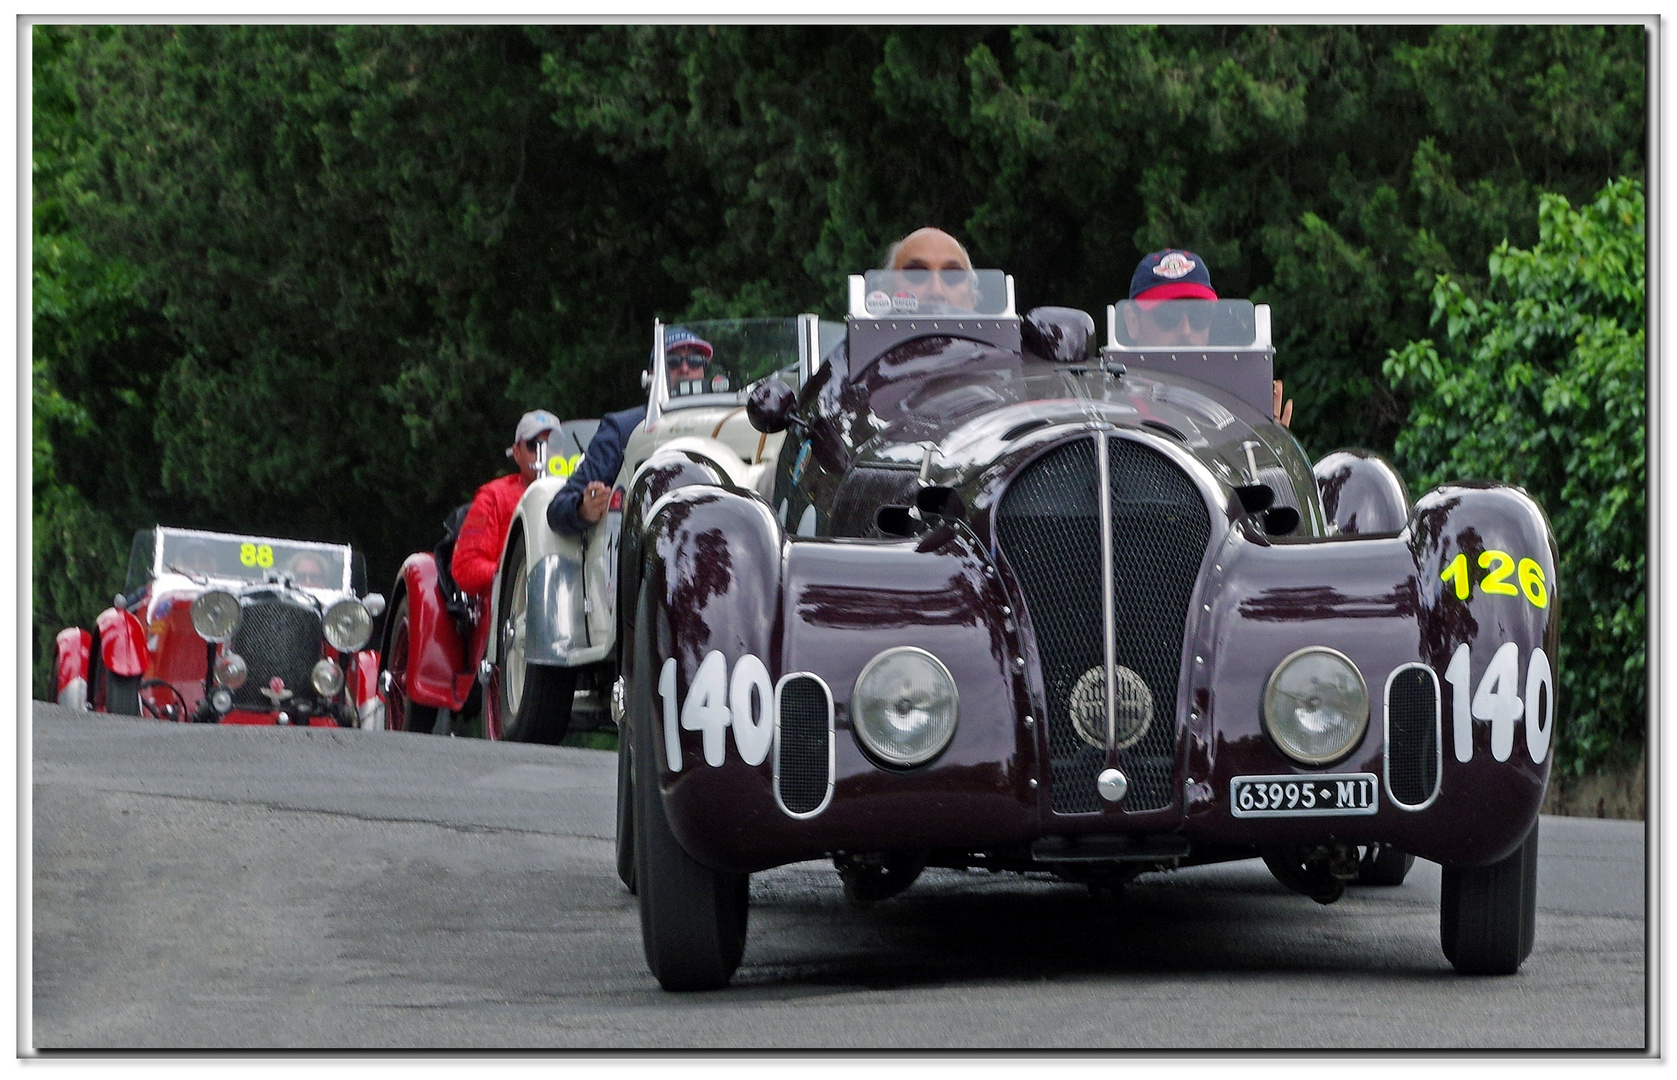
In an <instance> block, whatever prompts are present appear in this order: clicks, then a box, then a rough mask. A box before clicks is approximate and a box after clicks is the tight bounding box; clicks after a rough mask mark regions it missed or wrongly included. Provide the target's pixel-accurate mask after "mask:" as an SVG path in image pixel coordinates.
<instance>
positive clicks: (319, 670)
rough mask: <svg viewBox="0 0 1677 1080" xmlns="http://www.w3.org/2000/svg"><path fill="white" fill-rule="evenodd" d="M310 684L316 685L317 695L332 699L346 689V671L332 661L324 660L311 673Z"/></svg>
mask: <svg viewBox="0 0 1677 1080" xmlns="http://www.w3.org/2000/svg"><path fill="white" fill-rule="evenodd" d="M309 682H311V683H313V684H314V689H315V693H317V694H319V695H320V696H321V697H331V696H332V695H334V694H336V693H337V692H338V691H339V690H342V689H343V688H344V669H343V668H341V667H339V666H338V665H337V664H334V663H333V662H332V661H330V660H322V661H321V662H320V663H318V664H316V665H315V666H314V670H312V671H310V672H309Z"/></svg>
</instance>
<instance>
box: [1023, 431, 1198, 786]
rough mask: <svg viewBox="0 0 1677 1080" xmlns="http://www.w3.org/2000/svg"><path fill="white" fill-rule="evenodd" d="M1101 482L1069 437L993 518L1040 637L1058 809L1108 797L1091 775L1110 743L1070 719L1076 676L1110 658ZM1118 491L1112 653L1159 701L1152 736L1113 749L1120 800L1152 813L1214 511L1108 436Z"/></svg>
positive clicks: (1166, 768)
mask: <svg viewBox="0 0 1677 1080" xmlns="http://www.w3.org/2000/svg"><path fill="white" fill-rule="evenodd" d="M1097 481H1098V474H1097V466H1096V459H1095V446H1094V443H1093V442H1092V441H1091V440H1088V439H1083V440H1079V441H1077V442H1072V443H1068V444H1066V445H1064V446H1061V447H1059V448H1057V449H1055V450H1052V451H1050V452H1049V453H1047V454H1045V455H1043V456H1042V457H1041V458H1039V459H1037V460H1036V461H1035V462H1033V463H1032V464H1031V466H1030V467H1029V468H1027V469H1026V470H1025V471H1024V472H1022V473H1021V474H1020V475H1019V477H1018V478H1017V479H1016V480H1014V482H1013V483H1012V484H1011V485H1010V486H1009V488H1008V491H1007V494H1006V495H1005V496H1004V497H1003V498H1002V502H1001V505H1000V507H999V509H998V514H997V518H998V529H999V539H1000V541H1001V545H1002V548H1003V551H1004V552H1005V553H1006V555H1007V557H1008V561H1009V562H1010V563H1011V564H1012V566H1013V568H1014V571H1015V573H1016V574H1017V575H1018V577H1019V581H1020V585H1021V587H1022V588H1023V589H1024V593H1025V604H1026V607H1027V609H1028V611H1029V612H1030V615H1031V624H1032V626H1033V628H1034V629H1035V631H1036V635H1037V653H1038V655H1039V657H1040V659H1041V663H1042V667H1043V671H1042V676H1043V684H1044V686H1045V687H1046V690H1047V694H1048V749H1049V759H1050V781H1051V806H1052V807H1053V809H1054V811H1055V812H1057V813H1062V814H1072V813H1088V812H1091V811H1095V810H1099V809H1100V808H1101V806H1102V805H1103V803H1102V801H1101V798H1100V795H1099V793H1098V792H1097V791H1096V788H1095V776H1096V775H1097V774H1098V773H1099V772H1100V770H1101V768H1102V766H1103V764H1104V760H1105V754H1104V751H1103V750H1098V749H1096V748H1094V747H1092V746H1090V745H1089V744H1088V743H1086V742H1084V741H1083V739H1082V738H1081V737H1080V736H1079V735H1078V734H1077V730H1076V728H1075V726H1074V724H1073V721H1072V697H1073V691H1074V689H1075V688H1076V687H1077V684H1078V681H1079V680H1080V679H1084V678H1085V676H1086V675H1087V673H1088V672H1089V671H1090V670H1091V669H1103V671H1104V666H1105V656H1104V650H1103V647H1102V643H1101V642H1102V635H1103V630H1102V618H1101V606H1100V605H1101V567H1100V550H1101V541H1100V521H1099V507H1100V503H1099V496H1098V492H1097V491H1096V484H1097ZM1111 499H1112V578H1113V595H1114V612H1113V614H1114V623H1115V630H1116V646H1117V649H1116V652H1117V656H1116V659H1117V663H1118V665H1119V666H1121V667H1124V668H1128V669H1130V671H1132V672H1134V673H1135V674H1136V675H1137V676H1139V678H1140V681H1141V682H1143V683H1145V684H1146V686H1147V690H1148V692H1149V694H1150V695H1151V698H1152V703H1153V708H1152V712H1151V718H1150V723H1149V727H1148V729H1147V732H1146V734H1145V735H1143V736H1142V737H1141V739H1140V740H1139V741H1137V742H1136V743H1134V744H1133V745H1131V746H1129V747H1127V748H1126V749H1124V750H1121V751H1120V752H1119V755H1118V761H1119V767H1120V768H1121V769H1123V771H1124V773H1125V775H1126V776H1127V777H1128V778H1129V781H1130V794H1129V796H1128V797H1127V798H1126V800H1125V803H1124V806H1125V808H1126V809H1129V810H1155V809H1158V808H1160V807H1163V806H1168V805H1169V804H1170V802H1171V796H1172V791H1173V785H1172V783H1171V777H1172V772H1173V767H1174V759H1175V742H1176V737H1175V736H1176V732H1175V718H1176V714H1177V702H1176V687H1177V679H1178V676H1179V674H1180V672H1181V667H1182V657H1181V646H1182V637H1183V630H1184V628H1185V626H1186V621H1187V610H1188V603H1189V601H1190V599H1191V598H1192V595H1193V589H1194V582H1195V579H1196V577H1197V576H1198V573H1199V567H1200V562H1201V560H1202V558H1203V557H1204V554H1205V548H1206V544H1207V543H1208V542H1209V541H1210V538H1211V519H1210V516H1209V515H1208V513H1207V512H1206V509H1205V503H1204V501H1203V500H1202V499H1201V497H1200V494H1199V491H1198V490H1197V489H1196V488H1195V487H1194V485H1193V483H1192V482H1191V481H1190V480H1189V479H1188V478H1187V476H1186V475H1184V474H1183V472H1182V471H1181V470H1180V469H1179V468H1177V467H1176V466H1175V465H1173V464H1172V463H1171V462H1170V461H1169V460H1168V459H1166V458H1165V457H1163V456H1162V455H1160V454H1158V453H1157V452H1155V451H1153V450H1150V449H1148V448H1147V447H1145V446H1142V445H1140V444H1138V443H1133V442H1128V441H1125V440H1122V439H1114V440H1112V442H1111ZM1102 678H1103V679H1104V675H1102ZM1121 678H1122V677H1121ZM1086 685H1087V684H1086ZM1101 697H1102V698H1103V699H1104V694H1102V695H1101ZM1102 712H1103V713H1104V709H1102ZM1101 724H1102V725H1104V720H1102V721H1101Z"/></svg>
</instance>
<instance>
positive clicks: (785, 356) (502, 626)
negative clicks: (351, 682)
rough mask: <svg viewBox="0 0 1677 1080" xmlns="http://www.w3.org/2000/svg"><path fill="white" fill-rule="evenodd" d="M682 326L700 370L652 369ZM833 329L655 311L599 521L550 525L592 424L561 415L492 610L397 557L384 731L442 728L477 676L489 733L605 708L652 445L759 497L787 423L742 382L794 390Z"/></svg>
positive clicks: (435, 573)
mask: <svg viewBox="0 0 1677 1080" xmlns="http://www.w3.org/2000/svg"><path fill="white" fill-rule="evenodd" d="M680 331H685V333H683V334H682V336H683V337H684V338H685V337H687V336H689V335H691V336H696V337H697V338H698V339H699V340H700V341H702V342H703V343H704V344H706V345H708V346H709V347H710V349H711V353H710V356H709V358H708V359H709V362H708V364H707V365H706V372H705V374H704V377H703V378H700V379H690V380H685V381H679V382H674V383H673V384H672V382H671V380H669V379H667V378H665V377H663V375H662V374H661V373H663V372H665V370H666V363H665V348H664V346H665V342H666V339H667V338H668V337H670V336H672V335H675V334H677V333H678V332H680ZM842 337H843V326H842V325H841V324H839V323H833V322H821V321H820V320H818V319H817V318H816V317H815V316H814V315H799V316H797V317H795V318H762V319H723V320H698V321H692V322H687V323H683V324H680V325H679V326H676V325H671V326H665V325H664V324H662V323H654V325H653V346H652V363H651V367H650V368H649V370H648V371H647V372H646V373H645V374H644V375H643V377H642V381H643V385H645V386H646V387H647V391H648V392H647V402H646V408H645V416H644V418H643V419H641V420H640V421H639V422H638V423H637V424H636V425H635V427H634V429H633V431H632V433H631V435H630V437H629V440H628V442H627V444H626V446H625V447H624V454H623V462H622V467H621V468H620V470H619V471H618V474H617V476H616V478H615V482H614V484H613V489H612V494H611V498H610V502H609V504H608V505H609V509H608V511H607V513H606V514H605V516H604V517H603V518H602V519H601V520H600V521H599V522H598V523H597V524H596V525H594V526H593V527H592V528H591V529H589V530H588V531H586V532H584V533H582V534H580V535H570V534H565V533H561V532H558V531H556V530H555V529H553V528H552V527H551V526H550V525H549V524H548V520H547V508H548V504H549V503H551V502H552V501H553V497H554V496H555V495H556V494H557V493H558V492H559V491H560V490H561V489H562V488H564V486H565V485H566V483H568V482H569V480H570V477H571V475H572V473H573V472H574V471H576V470H577V469H578V468H580V467H581V466H582V460H583V455H582V453H581V449H580V448H582V447H583V446H584V445H585V443H586V441H587V438H588V435H591V434H592V431H593V429H594V428H595V427H596V426H597V423H598V422H596V421H586V422H581V423H585V424H586V425H587V427H586V429H583V428H581V426H580V424H579V422H576V421H566V422H564V424H563V425H562V428H561V430H560V431H558V432H555V433H554V436H553V437H552V439H550V440H549V442H548V444H547V445H546V447H545V448H544V449H543V455H544V460H543V462H542V467H541V474H540V476H539V477H538V479H537V480H536V481H535V482H534V483H532V484H531V485H530V487H529V489H528V490H527V491H526V492H525V493H524V496H523V498H522V499H520V501H519V504H518V507H517V509H516V511H515V513H514V517H513V521H512V523H511V526H510V527H509V528H508V530H507V538H506V544H505V546H504V547H503V549H502V553H501V564H500V570H499V572H498V573H497V574H496V576H495V583H494V586H493V588H492V591H491V594H490V597H489V602H488V605H487V610H483V608H484V605H482V604H481V603H479V604H476V605H474V604H472V603H471V602H470V601H469V600H468V599H467V598H465V597H463V596H460V595H459V594H458V593H457V592H455V591H454V590H453V583H452V580H451V579H450V578H449V577H448V575H447V574H446V573H439V567H438V561H437V558H436V556H435V554H434V553H433V552H418V553H415V554H414V555H411V556H409V557H408V559H407V561H406V562H405V563H404V564H403V566H402V570H401V573H400V574H399V576H398V578H397V581H396V583H395V585H394V586H393V587H392V590H391V599H390V610H391V617H390V619H388V620H387V623H386V627H385V631H384V635H383V638H382V640H381V655H382V656H383V658H384V663H385V670H384V671H383V673H382V674H381V677H380V687H381V691H382V692H383V694H384V696H385V699H386V700H387V702H388V703H389V709H390V727H391V728H393V729H396V730H410V731H414V730H417V731H426V732H431V731H440V730H444V729H445V728H446V725H445V724H443V723H439V722H438V717H439V715H440V714H442V713H444V712H448V711H452V712H453V713H455V714H458V713H460V712H461V711H463V710H464V711H469V710H470V705H469V704H468V699H469V698H470V697H471V696H472V694H471V691H472V690H473V684H474V683H476V684H477V685H478V686H479V687H481V689H482V691H483V692H482V695H481V697H482V702H483V709H482V712H483V731H482V733H483V734H484V735H485V736H486V737H488V738H492V739H499V738H506V739H512V740H520V741H536V742H558V741H559V739H561V738H563V736H564V734H565V732H566V730H567V728H568V727H570V726H571V725H570V723H569V719H568V718H569V715H570V711H568V710H567V709H566V708H565V705H566V702H567V699H568V700H569V701H570V703H571V706H572V710H574V712H576V713H578V714H584V713H588V712H592V711H595V710H604V709H605V708H607V699H608V695H609V692H610V688H611V686H612V684H613V681H614V680H615V678H616V673H617V608H618V604H617V595H616V594H617V580H618V566H619V560H620V554H621V553H620V552H619V549H618V539H619V537H620V535H621V531H622V520H623V515H624V513H625V511H626V510H629V511H631V512H634V511H633V508H631V507H630V506H629V505H628V504H629V499H628V494H629V492H631V491H634V490H636V481H637V479H639V478H640V474H641V472H642V471H643V470H644V469H645V468H647V466H648V461H649V459H651V458H653V456H654V454H655V453H656V454H658V458H659V461H660V462H665V463H666V464H664V465H659V464H658V463H653V465H652V467H653V468H654V469H659V468H667V467H668V465H667V463H668V462H669V461H670V460H671V455H673V456H674V459H675V460H678V461H680V462H683V463H687V464H688V465H690V466H691V467H692V468H702V469H704V470H705V471H706V474H707V477H708V478H709V479H710V480H711V482H719V483H726V484H728V485H731V486H736V487H740V488H743V489H748V490H752V491H757V492H759V493H761V494H762V495H763V496H764V497H765V498H767V497H768V493H769V490H770V487H771V486H772V484H773V479H774V477H773V468H774V465H773V463H774V461H775V457H776V454H777V453H778V451H779V449H780V444H781V442H782V441H783V439H784V435H783V434H775V435H764V434H763V433H761V432H759V431H758V430H757V429H755V428H753V427H752V426H751V423H750V421H749V420H748V419H747V417H746V395H747V392H748V391H749V389H750V388H751V386H753V385H754V384H756V383H757V382H759V381H761V380H763V379H766V378H776V379H780V380H782V381H784V382H785V383H787V385H788V386H789V387H790V388H791V389H792V390H793V391H796V390H797V388H798V387H799V386H800V385H802V381H803V379H804V378H806V377H807V376H808V374H809V373H810V372H811V371H812V370H813V369H814V367H815V364H816V363H817V361H818V360H819V358H820V357H821V356H822V355H823V354H824V353H825V352H826V351H827V349H829V348H831V347H832V346H833V345H834V344H835V343H836V342H838V341H839V340H841V339H842ZM654 372H657V373H660V374H659V377H657V378H654V377H653V373H654ZM664 486H665V485H660V484H657V483H652V484H649V485H647V484H643V485H642V487H643V488H646V489H647V490H649V491H657V490H662V488H663V487H664ZM442 553H443V554H445V555H446V554H447V551H444V552H442ZM613 718H614V719H615V716H614V717H613Z"/></svg>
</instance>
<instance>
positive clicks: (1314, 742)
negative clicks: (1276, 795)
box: [1264, 645, 1368, 765]
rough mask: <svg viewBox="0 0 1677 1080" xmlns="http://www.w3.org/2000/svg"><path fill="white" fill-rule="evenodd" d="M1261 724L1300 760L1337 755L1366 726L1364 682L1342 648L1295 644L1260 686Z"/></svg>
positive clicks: (1327, 759) (1311, 762)
mask: <svg viewBox="0 0 1677 1080" xmlns="http://www.w3.org/2000/svg"><path fill="white" fill-rule="evenodd" d="M1264 728H1265V730H1267V731H1268V732H1269V737H1270V738H1272V739H1274V740H1275V745H1277V746H1279V747H1280V748H1281V752H1282V753H1284V754H1286V755H1287V756H1288V757H1290V758H1292V759H1293V760H1294V761H1297V762H1299V763H1300V764H1302V765H1325V764H1327V763H1328V762H1330V761H1335V760H1338V759H1339V758H1342V757H1344V756H1345V755H1346V754H1347V753H1349V752H1350V751H1351V748H1352V747H1354V746H1356V745H1357V743H1358V742H1360V741H1361V740H1362V737H1363V732H1364V731H1366V730H1367V729H1368V684H1367V683H1365V682H1364V681H1363V676H1362V672H1360V671H1358V670H1357V665H1355V664H1353V663H1352V662H1351V659H1350V657H1348V656H1346V655H1345V654H1344V653H1342V652H1336V651H1335V650H1333V649H1328V648H1324V647H1322V646H1319V645H1318V646H1312V647H1310V648H1307V649H1300V650H1299V651H1298V652H1295V653H1293V654H1292V655H1291V656H1289V657H1287V658H1286V659H1285V660H1283V661H1281V663H1279V664H1278V665H1276V668H1275V671H1274V672H1272V673H1271V674H1270V677H1269V682H1268V684H1267V685H1265V686H1264Z"/></svg>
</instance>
